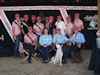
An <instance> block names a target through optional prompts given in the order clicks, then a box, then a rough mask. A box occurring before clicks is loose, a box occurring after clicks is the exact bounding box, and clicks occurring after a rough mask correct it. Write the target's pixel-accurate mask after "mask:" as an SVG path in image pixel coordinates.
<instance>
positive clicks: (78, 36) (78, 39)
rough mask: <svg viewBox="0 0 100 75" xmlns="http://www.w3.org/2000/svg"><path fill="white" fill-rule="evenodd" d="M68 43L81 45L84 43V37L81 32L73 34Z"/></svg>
mask: <svg viewBox="0 0 100 75" xmlns="http://www.w3.org/2000/svg"><path fill="white" fill-rule="evenodd" d="M70 41H71V42H74V43H81V44H82V43H85V37H84V35H83V34H82V33H81V32H78V33H74V34H73V35H72V37H71V38H70Z"/></svg>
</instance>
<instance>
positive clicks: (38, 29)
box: [33, 23, 44, 35]
mask: <svg viewBox="0 0 100 75" xmlns="http://www.w3.org/2000/svg"><path fill="white" fill-rule="evenodd" d="M33 29H34V30H35V31H36V34H39V35H41V34H42V32H43V29H44V24H43V23H41V24H38V23H36V24H35V25H34V26H33Z"/></svg>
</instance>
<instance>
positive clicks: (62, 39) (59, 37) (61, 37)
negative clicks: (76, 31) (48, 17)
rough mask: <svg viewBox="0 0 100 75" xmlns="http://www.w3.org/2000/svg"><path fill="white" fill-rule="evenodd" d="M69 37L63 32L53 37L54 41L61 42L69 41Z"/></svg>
mask: <svg viewBox="0 0 100 75" xmlns="http://www.w3.org/2000/svg"><path fill="white" fill-rule="evenodd" d="M68 40H69V39H68V38H67V37H66V36H65V35H63V34H55V35H54V37H53V43H55V44H56V43H61V44H63V43H64V42H65V41H68Z"/></svg>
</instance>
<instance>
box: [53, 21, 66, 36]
mask: <svg viewBox="0 0 100 75" xmlns="http://www.w3.org/2000/svg"><path fill="white" fill-rule="evenodd" d="M55 26H56V28H60V30H61V34H64V35H65V29H66V24H65V23H64V22H63V21H59V22H58V21H56V23H55Z"/></svg>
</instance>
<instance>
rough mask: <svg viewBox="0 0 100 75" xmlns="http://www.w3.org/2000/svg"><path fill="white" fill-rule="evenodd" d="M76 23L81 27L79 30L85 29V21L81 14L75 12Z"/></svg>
mask: <svg viewBox="0 0 100 75" xmlns="http://www.w3.org/2000/svg"><path fill="white" fill-rule="evenodd" d="M74 25H76V26H77V27H78V28H79V31H81V30H83V29H84V24H83V21H82V20H81V19H80V14H79V13H75V15H74Z"/></svg>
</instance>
